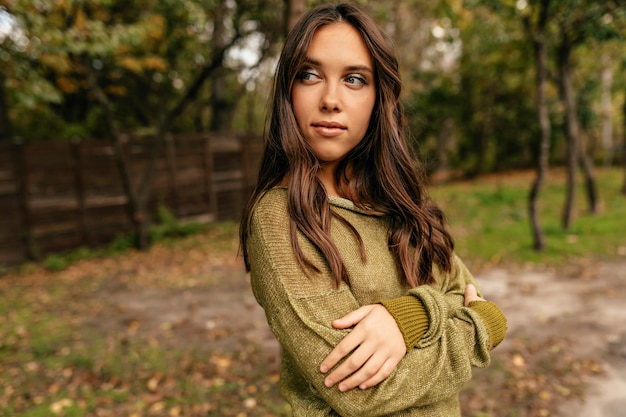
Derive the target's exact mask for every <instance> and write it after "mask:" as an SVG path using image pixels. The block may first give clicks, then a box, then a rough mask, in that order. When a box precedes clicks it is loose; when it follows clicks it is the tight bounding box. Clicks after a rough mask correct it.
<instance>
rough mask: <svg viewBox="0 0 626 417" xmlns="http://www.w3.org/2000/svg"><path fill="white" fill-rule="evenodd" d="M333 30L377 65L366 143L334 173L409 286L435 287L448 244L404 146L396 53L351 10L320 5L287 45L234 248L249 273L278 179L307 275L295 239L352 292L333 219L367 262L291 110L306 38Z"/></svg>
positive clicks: (417, 169)
mask: <svg viewBox="0 0 626 417" xmlns="http://www.w3.org/2000/svg"><path fill="white" fill-rule="evenodd" d="M336 22H347V23H349V24H351V25H352V26H353V27H354V28H355V29H356V30H357V31H359V33H360V34H361V36H362V38H363V40H364V41H365V44H366V46H367V48H368V50H369V52H370V53H371V55H372V58H373V61H374V72H375V78H376V81H375V82H376V93H377V98H376V103H375V105H374V109H373V111H372V116H371V118H370V125H369V128H368V131H367V133H366V135H365V137H364V138H363V140H361V142H360V143H359V144H358V145H357V146H356V147H355V148H354V149H352V150H351V151H350V152H349V153H348V154H347V155H346V156H345V158H344V159H343V160H342V161H341V162H340V164H339V165H338V167H337V170H336V173H335V180H336V182H337V184H338V190H339V192H340V193H341V194H342V195H345V196H346V197H348V198H349V199H351V200H352V201H353V202H354V203H355V204H356V205H357V206H358V207H360V208H361V209H364V210H367V211H369V212H371V213H372V214H375V215H379V216H387V217H388V218H389V219H390V229H389V235H388V246H389V250H390V251H391V252H392V253H393V255H394V256H395V257H396V259H397V264H398V271H399V272H400V275H401V277H402V279H403V280H404V281H405V282H406V283H407V284H408V285H409V286H411V287H415V286H418V285H421V284H429V283H432V282H433V281H434V278H433V274H432V265H433V262H435V263H437V264H438V265H439V266H440V267H441V268H442V269H443V270H445V271H449V270H450V269H451V263H452V261H451V258H452V251H453V247H454V244H453V240H452V237H451V236H450V234H449V233H448V232H447V230H446V229H445V226H444V216H443V213H442V211H441V210H440V209H439V208H438V207H437V206H436V205H435V204H434V203H433V202H432V201H431V200H430V199H429V197H428V195H427V192H426V189H425V182H426V181H425V176H424V173H423V169H422V168H421V165H420V164H419V162H418V160H417V158H415V156H414V154H413V150H412V148H411V146H410V145H409V143H408V135H407V133H406V132H405V126H404V125H405V124H404V121H403V118H404V110H403V106H402V102H401V100H400V93H401V90H402V83H401V81H400V76H399V72H398V61H397V58H396V56H395V53H394V51H393V49H392V48H391V46H390V44H389V43H388V42H387V39H386V38H385V37H384V35H383V33H382V32H381V30H380V29H379V28H378V26H377V25H376V23H375V22H374V21H373V19H372V18H371V17H370V16H369V15H368V14H367V13H366V12H364V11H363V10H361V9H359V8H358V7H356V6H354V5H350V4H338V5H330V4H326V5H321V6H318V7H316V8H314V9H312V10H310V11H309V12H308V13H307V14H305V15H304V16H303V17H302V18H301V19H300V21H299V22H298V23H297V24H296V26H295V27H294V28H293V30H292V31H291V32H290V33H289V35H288V36H287V39H286V40H285V44H284V46H283V50H282V53H281V55H280V59H279V62H278V67H277V70H276V74H275V79H274V93H273V96H272V98H271V108H270V113H269V114H268V120H267V126H266V132H265V151H264V154H263V158H262V161H261V167H260V170H259V175H258V183H257V186H256V188H255V189H254V191H253V193H252V196H251V198H250V200H249V202H248V204H247V206H246V208H245V209H244V212H243V216H242V219H241V225H240V241H241V249H242V252H243V255H244V262H245V265H246V268H247V269H248V270H249V269H250V262H249V258H248V251H247V248H246V243H247V239H248V232H249V225H250V220H251V217H252V215H253V212H254V207H255V205H256V203H257V202H258V201H259V199H260V198H261V197H262V196H263V194H264V193H265V192H267V191H268V190H270V189H271V188H273V187H275V186H277V185H279V184H280V183H281V182H282V181H283V180H285V179H288V180H287V194H288V210H289V215H290V222H289V228H290V234H291V244H292V246H293V250H294V253H295V255H296V259H297V261H298V263H299V264H300V266H301V267H302V269H303V271H306V269H307V268H306V267H308V268H312V269H313V270H315V271H317V272H319V270H318V268H316V267H315V266H314V265H313V264H312V263H311V262H310V261H309V260H308V259H307V258H306V257H305V256H304V254H303V252H302V250H301V248H300V246H299V244H298V239H297V238H296V237H297V234H298V232H300V233H302V234H303V235H304V236H306V237H307V238H308V239H309V240H310V241H311V242H312V243H313V244H314V245H315V246H316V247H317V248H318V249H319V251H320V252H321V253H322V254H323V255H324V257H325V259H326V262H327V263H328V266H329V268H330V270H331V272H332V274H333V276H334V277H335V280H336V284H337V285H339V284H340V283H341V282H342V281H344V282H346V283H348V284H349V283H350V278H349V276H348V273H347V270H346V267H345V265H344V263H343V260H342V259H341V256H340V254H339V251H338V249H337V247H336V246H335V244H334V242H333V240H332V238H331V234H330V229H331V220H332V218H335V219H337V220H339V221H340V222H342V223H343V224H345V225H346V226H348V228H349V229H350V230H352V233H354V234H355V236H356V238H357V241H358V242H359V246H360V253H361V257H362V258H363V260H364V261H366V259H365V249H364V247H363V242H362V240H361V237H360V235H359V233H358V232H357V230H356V229H355V228H354V227H352V226H351V225H350V224H349V222H348V221H347V220H345V219H344V218H343V217H341V216H340V215H339V214H338V213H337V212H336V211H334V210H331V208H330V205H329V202H328V198H327V194H326V190H325V188H324V186H323V185H322V183H321V182H320V181H319V180H318V178H317V173H318V171H319V170H320V168H321V165H320V162H319V161H318V160H317V158H316V157H315V155H314V154H313V152H312V150H311V148H310V147H309V145H308V144H307V141H306V139H305V138H304V136H303V135H302V132H301V131H300V129H299V127H298V124H297V122H296V119H295V116H294V113H293V108H292V102H291V90H292V86H293V83H294V80H295V79H296V76H297V75H298V74H299V73H300V72H301V71H302V69H303V67H304V66H305V65H306V63H305V58H306V54H307V50H308V47H309V44H310V42H311V38H312V37H313V34H314V33H315V31H316V30H317V29H319V28H320V27H322V26H324V25H327V24H330V23H336ZM305 275H308V274H307V273H306V272H305Z"/></svg>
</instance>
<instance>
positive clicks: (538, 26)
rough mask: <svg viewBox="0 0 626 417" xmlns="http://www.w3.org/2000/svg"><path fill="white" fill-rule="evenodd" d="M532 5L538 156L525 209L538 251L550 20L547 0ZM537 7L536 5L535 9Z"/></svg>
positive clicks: (528, 22) (529, 29)
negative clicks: (538, 132)
mask: <svg viewBox="0 0 626 417" xmlns="http://www.w3.org/2000/svg"><path fill="white" fill-rule="evenodd" d="M531 7H533V9H532V10H531V12H530V13H528V14H526V15H525V17H524V27H525V29H526V33H527V34H528V36H529V37H530V38H531V40H532V44H533V51H534V54H535V68H536V69H535V72H536V78H535V80H536V81H535V83H536V84H535V88H536V94H537V118H538V120H539V128H540V132H541V139H540V141H539V143H540V145H539V156H538V160H537V166H536V176H535V180H534V181H533V183H532V185H531V189H530V193H529V196H528V211H529V218H530V224H531V230H532V236H533V247H534V248H535V250H538V251H541V250H544V249H545V246H546V243H545V237H544V233H543V229H542V228H541V220H540V218H539V207H538V206H539V194H540V192H541V188H542V186H543V182H544V179H545V176H546V175H547V173H548V168H549V155H550V136H551V133H552V124H551V123H550V114H549V109H548V103H547V91H546V90H547V87H548V43H547V39H546V37H547V33H546V31H547V24H548V20H549V10H550V0H540V1H539V2H537V3H535V4H533V5H532V6H531ZM535 8H536V9H535Z"/></svg>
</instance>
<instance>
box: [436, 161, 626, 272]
mask: <svg viewBox="0 0 626 417" xmlns="http://www.w3.org/2000/svg"><path fill="white" fill-rule="evenodd" d="M622 177H623V173H622V171H621V170H618V169H603V170H599V171H598V172H597V179H598V189H599V190H600V196H601V199H602V205H603V207H604V209H603V212H602V213H601V214H599V215H595V216H594V215H590V214H587V213H586V212H585V210H586V201H585V194H584V190H583V188H582V187H583V186H582V184H580V189H579V190H578V193H577V195H578V200H577V202H576V206H577V208H578V213H579V214H578V218H577V219H576V220H575V222H574V224H573V226H572V227H571V229H570V230H563V228H562V227H561V225H560V215H561V207H562V206H563V204H564V196H565V191H564V189H565V181H564V178H563V176H562V175H561V174H559V173H557V174H551V175H550V176H549V179H548V182H547V184H546V185H545V187H544V189H543V190H542V192H541V194H540V207H541V223H542V226H543V228H544V232H545V234H546V242H547V243H546V246H547V247H546V250H545V251H544V252H540V253H538V252H536V251H535V250H534V249H533V246H532V236H531V229H530V224H529V220H528V209H527V207H528V201H527V199H528V193H529V190H530V183H531V179H532V178H531V177H530V176H528V175H519V174H518V175H514V174H512V175H510V176H507V175H503V176H499V177H496V178H494V179H484V178H479V179H477V180H475V181H470V182H460V183H454V184H450V185H446V186H440V187H433V189H432V192H431V194H432V195H433V197H434V199H435V201H437V203H438V204H440V205H441V206H442V207H443V209H444V212H445V213H446V214H447V216H448V219H449V221H450V225H451V230H452V233H453V236H454V237H455V239H456V247H457V250H458V251H459V252H460V253H461V255H462V256H463V257H464V258H466V257H467V258H471V259H474V260H477V261H478V262H487V263H489V262H505V263H507V262H512V263H525V262H536V263H563V262H566V261H567V260H568V259H571V258H575V257H586V256H587V257H588V256H591V257H594V256H596V257H615V256H621V255H620V254H623V253H624V252H626V242H625V241H624V236H625V235H626V225H625V224H624V220H623V219H624V218H626V217H625V216H626V204H624V197H623V196H622V195H620V192H619V190H620V184H621V180H622Z"/></svg>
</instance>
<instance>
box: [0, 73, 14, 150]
mask: <svg viewBox="0 0 626 417" xmlns="http://www.w3.org/2000/svg"><path fill="white" fill-rule="evenodd" d="M4 81H5V77H4V75H3V74H1V73H0V141H1V140H4V141H8V140H10V139H11V136H12V133H11V120H10V119H9V102H8V100H7V95H6V89H5V87H4Z"/></svg>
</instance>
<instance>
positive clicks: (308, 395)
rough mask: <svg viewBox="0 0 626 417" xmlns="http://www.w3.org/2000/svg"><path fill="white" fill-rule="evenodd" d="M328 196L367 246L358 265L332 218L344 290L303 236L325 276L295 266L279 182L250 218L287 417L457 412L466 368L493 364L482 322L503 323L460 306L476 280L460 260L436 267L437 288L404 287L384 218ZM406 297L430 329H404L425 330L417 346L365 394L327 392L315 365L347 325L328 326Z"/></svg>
mask: <svg viewBox="0 0 626 417" xmlns="http://www.w3.org/2000/svg"><path fill="white" fill-rule="evenodd" d="M329 201H330V203H331V204H332V209H333V210H335V211H336V212H337V213H338V214H339V215H341V216H343V217H344V218H345V219H346V220H347V221H348V222H350V224H351V225H352V226H353V227H354V228H355V229H356V230H358V232H359V234H360V236H361V238H362V239H363V242H364V246H365V252H366V261H365V262H364V261H363V260H362V259H361V256H360V253H359V250H358V244H357V239H356V237H355V236H354V234H353V233H352V232H351V231H350V230H349V229H348V228H347V227H346V226H345V225H344V224H342V223H341V222H339V221H336V220H335V219H333V223H332V226H331V236H332V238H333V241H334V242H335V244H336V246H337V248H338V250H339V252H340V254H341V257H342V259H343V261H344V263H345V266H346V269H347V271H348V274H349V276H350V286H347V285H346V284H345V283H342V284H341V285H340V286H339V287H338V288H337V287H336V286H335V281H334V278H333V277H332V274H331V272H330V270H329V268H328V266H327V265H326V263H325V261H324V259H323V257H322V255H321V254H320V252H319V251H318V250H317V249H316V248H315V247H314V246H313V245H312V244H311V242H310V241H308V240H307V239H306V238H305V237H304V236H302V235H299V236H298V241H299V244H300V247H301V248H302V250H303V252H304V254H305V256H306V257H307V258H308V259H309V260H310V261H311V262H312V263H313V264H314V265H315V266H316V267H318V268H319V270H320V271H321V272H320V273H316V272H315V271H313V270H309V271H307V273H308V275H309V277H310V278H309V277H307V274H305V273H304V272H303V271H302V270H301V268H300V266H299V265H298V263H297V261H296V258H295V255H294V253H293V250H292V246H291V240H290V234H289V227H288V225H289V214H288V211H287V192H286V190H285V189H284V188H274V189H272V190H270V191H268V192H267V193H266V194H265V195H264V196H263V197H262V198H261V199H260V200H259V201H258V202H257V204H256V207H255V209H254V213H253V215H252V220H251V223H250V229H249V236H248V247H247V249H248V254H249V259H250V269H251V274H250V279H251V284H252V290H253V292H254V295H255V297H256V299H257V301H258V302H259V304H260V305H261V306H262V307H263V308H264V310H265V314H266V317H267V321H268V323H269V325H270V328H271V329H272V331H273V333H274V335H275V336H276V338H277V339H278V341H279V342H280V344H281V347H282V362H281V391H282V394H283V396H284V397H285V399H286V400H287V401H288V402H289V403H290V405H291V408H292V412H293V415H294V416H296V417H298V416H308V417H317V416H319V417H321V416H325V417H328V416H342V417H375V416H395V417H404V416H407V417H408V416H422V417H455V416H460V407H459V401H458V393H459V391H460V390H461V389H462V388H463V387H464V385H465V384H466V383H467V382H468V381H469V380H470V378H471V368H472V366H478V367H484V366H487V365H488V364H489V361H490V356H489V349H490V348H491V345H492V344H493V343H492V342H491V341H490V340H491V338H492V337H493V336H491V335H490V330H489V328H488V326H493V327H494V328H500V327H502V326H505V324H503V323H502V322H501V321H497V320H496V323H487V322H485V321H484V320H483V319H482V317H481V314H480V313H478V312H477V311H475V310H474V309H472V308H467V307H464V305H463V293H464V290H465V287H466V285H467V284H470V283H471V284H474V285H476V282H475V280H474V278H473V277H472V275H471V274H470V273H469V271H468V270H467V269H466V268H465V266H464V265H463V263H462V262H461V261H460V259H458V258H457V257H456V256H455V257H454V259H453V269H452V271H451V272H450V273H444V272H443V271H441V270H440V269H439V268H438V267H437V266H436V265H433V274H434V277H435V280H436V283H435V284H433V285H422V286H419V287H416V288H408V287H407V286H406V285H403V284H402V283H401V280H400V279H399V277H398V269H397V267H396V263H395V259H394V257H393V255H392V254H391V252H390V251H389V249H388V247H387V230H388V227H389V220H388V219H386V218H384V217H377V216H372V215H368V214H367V213H363V212H361V211H360V210H358V209H357V208H355V207H354V205H353V204H352V203H351V202H350V201H349V200H345V199H340V198H336V197H331V198H329ZM407 295H408V296H411V297H412V298H414V299H415V300H417V301H418V302H419V304H411V305H412V306H413V307H415V306H418V309H419V306H420V305H421V306H422V307H423V311H424V312H425V313H426V316H427V318H428V326H427V328H426V329H425V330H423V331H421V330H418V331H410V332H409V333H411V334H413V333H415V334H416V335H417V334H419V333H422V335H421V337H419V340H416V341H415V342H411V344H412V345H414V348H413V349H410V350H408V351H407V353H406V355H405V356H404V358H403V359H402V360H401V361H400V363H399V364H398V365H397V366H396V368H395V369H394V370H393V372H392V373H391V375H389V377H387V378H386V379H385V380H384V381H382V382H381V383H380V384H378V385H376V386H374V387H371V388H368V389H365V390H361V389H358V388H356V389H352V390H350V391H347V392H340V391H339V390H338V389H337V387H336V386H335V387H331V388H327V387H326V386H325V385H324V377H325V374H322V373H321V372H320V370H319V367H320V364H321V363H322V360H323V359H324V358H325V357H326V356H327V355H328V354H329V353H330V351H331V350H332V349H333V347H334V346H336V345H337V343H339V342H340V341H341V340H342V339H343V338H344V337H345V336H346V335H347V334H348V333H349V331H350V330H337V329H334V328H333V327H332V325H331V322H332V321H333V320H335V319H337V318H340V317H343V316H344V315H346V314H348V313H349V312H351V311H354V310H355V309H357V308H359V307H360V306H363V305H368V304H374V303H377V302H379V301H381V300H394V299H399V298H401V297H404V296H407ZM410 301H412V300H410ZM400 303H402V302H401V301H400ZM413 307H409V308H408V310H411V309H412V308H413ZM403 308H404V307H403ZM391 310H395V311H397V310H396V309H394V308H393V307H392V308H391V309H390V311H391ZM415 311H416V312H417V311H418V310H415ZM418 316H420V314H418V313H416V315H415V316H414V317H418ZM423 316H424V315H423V314H422V318H423ZM494 317H495V316H494ZM501 317H502V318H503V316H501ZM417 320H418V321H419V320H422V319H417ZM401 321H402V322H405V321H406V322H409V321H410V320H406V319H405V320H401ZM420 326H421V327H423V324H422V325H418V326H417V327H418V328H419V327H420ZM491 332H492V333H493V330H492V331H491ZM494 334H495V333H494ZM412 338H415V336H412Z"/></svg>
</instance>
